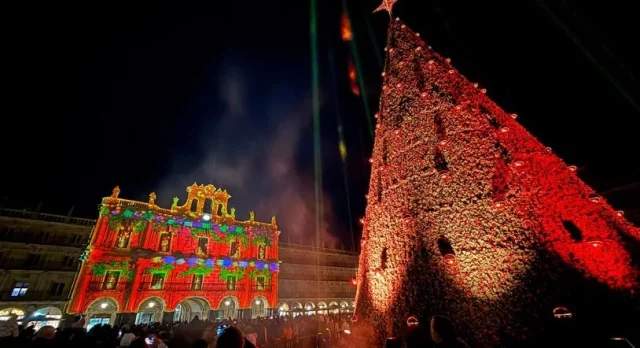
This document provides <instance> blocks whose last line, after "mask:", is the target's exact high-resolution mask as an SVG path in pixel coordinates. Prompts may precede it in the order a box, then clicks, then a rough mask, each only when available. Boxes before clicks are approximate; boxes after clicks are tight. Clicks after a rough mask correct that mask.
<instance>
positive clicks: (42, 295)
mask: <svg viewBox="0 0 640 348" xmlns="http://www.w3.org/2000/svg"><path fill="white" fill-rule="evenodd" d="M68 299H69V291H68V290H66V291H64V292H63V293H62V294H60V295H52V294H51V293H50V292H49V291H31V290H27V292H25V293H24V294H23V295H22V296H11V290H9V292H7V293H3V294H2V296H0V301H7V302H10V301H67V300H68Z"/></svg>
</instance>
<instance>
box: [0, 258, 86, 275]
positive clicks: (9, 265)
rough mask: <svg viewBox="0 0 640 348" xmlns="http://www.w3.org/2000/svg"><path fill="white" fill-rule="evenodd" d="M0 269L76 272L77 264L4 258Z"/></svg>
mask: <svg viewBox="0 0 640 348" xmlns="http://www.w3.org/2000/svg"><path fill="white" fill-rule="evenodd" d="M0 269H12V270H31V271H59V272H77V271H78V264H77V263H73V264H71V265H70V266H67V265H65V264H63V263H62V262H44V261H40V262H37V263H35V264H30V263H29V262H28V261H27V260H24V259H23V260H6V261H4V262H2V263H0Z"/></svg>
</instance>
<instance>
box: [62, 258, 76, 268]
mask: <svg viewBox="0 0 640 348" xmlns="http://www.w3.org/2000/svg"><path fill="white" fill-rule="evenodd" d="M75 259H76V258H75V257H73V256H65V257H64V259H63V260H62V265H63V266H64V267H71V266H73V261H75Z"/></svg>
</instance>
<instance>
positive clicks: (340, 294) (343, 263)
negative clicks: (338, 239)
mask: <svg viewBox="0 0 640 348" xmlns="http://www.w3.org/2000/svg"><path fill="white" fill-rule="evenodd" d="M278 250H279V251H278V252H279V255H280V260H282V263H281V264H280V273H279V274H278V285H279V292H278V312H279V313H280V314H282V315H299V314H327V313H349V312H352V311H353V307H354V305H355V302H354V298H355V293H356V289H355V284H353V281H354V280H355V278H354V277H355V275H356V273H357V266H358V254H357V253H354V252H350V251H345V250H337V249H326V248H318V247H313V246H308V245H300V244H289V243H283V242H280V245H279V247H278Z"/></svg>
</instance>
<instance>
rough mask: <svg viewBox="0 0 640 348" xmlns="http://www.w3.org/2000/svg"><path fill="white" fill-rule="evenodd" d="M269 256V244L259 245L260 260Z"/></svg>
mask: <svg viewBox="0 0 640 348" xmlns="http://www.w3.org/2000/svg"><path fill="white" fill-rule="evenodd" d="M266 257H267V246H266V245H264V244H260V245H258V260H264V259H265V258H266Z"/></svg>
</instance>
